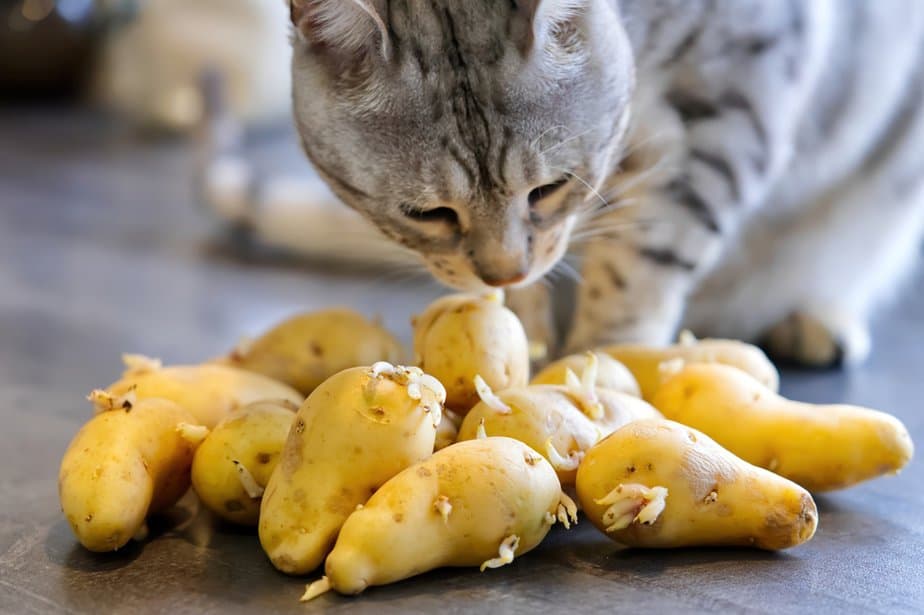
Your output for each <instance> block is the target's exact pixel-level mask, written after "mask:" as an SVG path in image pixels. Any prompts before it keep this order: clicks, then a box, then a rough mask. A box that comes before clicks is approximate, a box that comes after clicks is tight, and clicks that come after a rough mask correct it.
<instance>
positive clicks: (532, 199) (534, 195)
mask: <svg viewBox="0 0 924 615" xmlns="http://www.w3.org/2000/svg"><path fill="white" fill-rule="evenodd" d="M567 183H568V178H567V177H562V178H561V179H559V180H558V181H555V182H552V183H551V184H545V185H544V186H539V187H538V188H533V189H532V190H531V191H530V193H529V196H528V197H527V198H528V199H529V206H530V207H534V206H535V205H536V204H537V203H538V202H539V201H541V200H542V199H545V198H547V197H550V196H552V194H554V193H555V192H556V191H557V190H558V189H559V188H561V187H562V186H564V185H565V184H567Z"/></svg>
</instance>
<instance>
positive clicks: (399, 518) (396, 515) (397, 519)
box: [391, 513, 404, 523]
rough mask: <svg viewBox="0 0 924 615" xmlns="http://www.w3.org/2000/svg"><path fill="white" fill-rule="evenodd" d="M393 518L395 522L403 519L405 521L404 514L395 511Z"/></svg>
mask: <svg viewBox="0 0 924 615" xmlns="http://www.w3.org/2000/svg"><path fill="white" fill-rule="evenodd" d="M391 518H392V519H394V520H395V523H401V522H402V521H404V515H402V514H401V513H395V514H394V515H392V517H391Z"/></svg>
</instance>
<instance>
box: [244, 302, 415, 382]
mask: <svg viewBox="0 0 924 615" xmlns="http://www.w3.org/2000/svg"><path fill="white" fill-rule="evenodd" d="M403 356H404V349H403V348H402V347H401V344H400V343H399V342H398V340H396V339H395V338H394V336H392V334H391V333H389V332H388V331H387V330H385V328H384V327H382V326H381V325H379V324H376V323H374V322H371V321H369V320H367V319H366V318H365V317H364V316H363V315H362V314H360V313H358V312H355V311H353V310H350V309H346V308H335V309H329V310H322V311H319V312H310V313H306V314H298V315H296V316H293V317H291V318H289V319H287V320H285V321H283V322H281V323H279V324H278V325H276V326H275V327H273V328H272V329H270V330H269V331H267V332H266V333H264V334H263V335H261V336H260V337H258V338H257V339H256V340H254V341H253V342H251V343H248V344H246V345H245V347H244V348H242V349H240V350H237V351H235V352H232V353H231V355H230V356H229V358H228V360H229V362H230V364H232V365H236V366H238V367H241V368H243V369H246V370H249V371H252V372H257V373H259V374H263V375H264V376H268V377H270V378H273V379H275V380H278V381H279V382H284V383H286V384H288V385H289V386H291V387H293V388H295V389H297V390H298V391H299V392H301V393H302V394H303V395H308V394H309V393H311V391H313V390H314V389H315V388H316V387H317V386H318V385H320V384H321V383H322V382H324V381H325V380H327V379H328V378H330V377H331V376H333V375H334V374H336V373H337V372H340V371H343V370H345V369H347V368H350V367H356V366H357V365H372V364H373V363H375V362H376V361H388V362H391V363H395V362H398V361H401V360H402V359H403Z"/></svg>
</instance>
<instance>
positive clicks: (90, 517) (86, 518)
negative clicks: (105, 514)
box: [83, 513, 93, 523]
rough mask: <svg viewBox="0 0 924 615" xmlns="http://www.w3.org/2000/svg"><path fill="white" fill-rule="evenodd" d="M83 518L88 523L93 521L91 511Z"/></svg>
mask: <svg viewBox="0 0 924 615" xmlns="http://www.w3.org/2000/svg"><path fill="white" fill-rule="evenodd" d="M83 520H84V521H86V522H87V523H89V522H90V521H93V513H90V514H89V515H87V516H86V517H84V518H83Z"/></svg>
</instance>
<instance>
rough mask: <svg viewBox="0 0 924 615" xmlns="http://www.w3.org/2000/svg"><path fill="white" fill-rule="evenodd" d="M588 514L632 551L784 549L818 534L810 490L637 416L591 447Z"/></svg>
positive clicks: (586, 469)
mask: <svg viewBox="0 0 924 615" xmlns="http://www.w3.org/2000/svg"><path fill="white" fill-rule="evenodd" d="M577 494H578V499H579V500H580V503H581V506H582V507H583V510H584V514H585V515H586V516H587V518H588V519H590V521H591V523H593V524H594V525H595V526H596V527H597V528H598V529H599V530H601V531H603V532H605V533H606V535H607V536H609V537H610V538H612V539H613V540H615V541H616V542H619V543H621V544H624V545H628V546H632V547H655V548H663V547H691V546H706V545H708V546H753V547H757V548H760V549H770V550H776V549H787V548H789V547H794V546H796V545H799V544H802V543H803V542H805V541H807V540H809V539H810V538H811V537H812V536H813V535H814V533H815V527H816V525H817V523H818V511H817V509H816V507H815V502H814V501H813V500H812V496H811V495H810V494H809V493H808V491H806V490H805V489H803V488H802V487H800V486H799V485H797V484H795V483H794V482H792V481H790V480H787V479H785V478H783V477H781V476H777V475H776V474H773V473H772V472H768V471H767V470H764V469H762V468H758V467H755V466H752V465H750V464H749V463H747V462H745V461H742V460H741V459H739V458H737V457H735V456H734V455H732V454H731V453H730V452H728V451H727V450H725V449H723V448H722V447H721V446H719V445H718V444H716V443H715V442H714V441H713V440H712V439H711V438H709V437H708V436H706V435H705V434H702V433H700V432H698V431H696V430H694V429H691V428H689V427H685V426H683V425H681V424H679V423H675V422H673V421H667V420H663V419H654V420H648V421H637V422H635V423H630V424H629V425H626V426H625V427H623V428H621V429H618V430H617V431H615V432H614V433H613V434H612V435H610V436H609V437H608V438H606V439H605V440H603V441H602V442H600V443H599V444H597V445H596V446H595V447H593V448H592V449H590V451H589V452H588V453H587V456H586V457H585V458H584V461H583V462H582V463H581V467H580V469H579V470H578V474H577Z"/></svg>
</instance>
